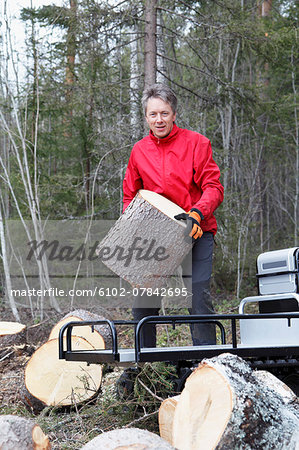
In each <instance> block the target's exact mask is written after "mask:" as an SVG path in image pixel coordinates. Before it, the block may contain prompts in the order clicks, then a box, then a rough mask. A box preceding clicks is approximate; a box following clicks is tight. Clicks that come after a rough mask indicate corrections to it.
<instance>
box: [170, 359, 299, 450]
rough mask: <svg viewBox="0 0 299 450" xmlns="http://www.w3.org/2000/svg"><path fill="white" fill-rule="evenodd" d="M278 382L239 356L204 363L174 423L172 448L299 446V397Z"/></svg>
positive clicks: (194, 375)
mask: <svg viewBox="0 0 299 450" xmlns="http://www.w3.org/2000/svg"><path fill="white" fill-rule="evenodd" d="M274 380H276V378H275V377H274V376H273V375H272V374H269V373H268V372H263V373H262V374H259V373H258V372H254V371H253V370H252V369H251V368H250V366H249V364H247V363H246V362H245V361H244V360H242V359H241V358H239V357H238V356H235V355H231V354H222V355H220V356H218V357H215V358H211V359H207V360H203V361H202V363H201V364H199V366H198V368H196V369H195V370H194V372H193V373H192V374H191V375H190V377H189V378H188V379H187V381H186V384H185V387H184V389H183V391H182V393H181V395H180V397H179V399H178V402H177V405H176V407H175V409H174V416H173V420H172V417H170V419H169V424H170V425H169V426H170V427H171V433H170V434H171V435H172V441H171V444H172V445H173V446H174V447H175V448H177V449H178V450H191V449H192V450H193V449H198V448H203V449H205V450H209V449H215V448H216V447H217V449H234V448H269V449H270V448H273V449H274V448H275V449H276V450H277V449H285V448H288V449H295V448H297V447H296V445H297V444H298V442H299V404H298V399H297V398H296V396H295V395H294V393H292V391H290V390H289V388H288V387H287V386H284V384H283V383H282V382H281V381H279V380H277V381H274ZM163 427H164V426H163Z"/></svg>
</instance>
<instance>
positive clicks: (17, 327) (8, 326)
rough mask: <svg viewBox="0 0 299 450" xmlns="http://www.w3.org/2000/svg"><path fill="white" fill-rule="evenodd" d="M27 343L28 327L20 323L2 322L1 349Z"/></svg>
mask: <svg viewBox="0 0 299 450" xmlns="http://www.w3.org/2000/svg"><path fill="white" fill-rule="evenodd" d="M24 342H26V325H23V324H22V323H19V322H0V347H5V346H8V345H17V344H22V343H24Z"/></svg>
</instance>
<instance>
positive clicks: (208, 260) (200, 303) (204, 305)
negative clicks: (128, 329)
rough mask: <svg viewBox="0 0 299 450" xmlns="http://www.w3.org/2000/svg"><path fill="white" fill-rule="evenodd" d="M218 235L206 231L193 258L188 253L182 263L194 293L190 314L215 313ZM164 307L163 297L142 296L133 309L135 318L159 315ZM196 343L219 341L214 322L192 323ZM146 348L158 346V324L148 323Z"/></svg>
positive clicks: (144, 335)
mask: <svg viewBox="0 0 299 450" xmlns="http://www.w3.org/2000/svg"><path fill="white" fill-rule="evenodd" d="M213 246H214V238H213V234H212V233H204V234H203V236H202V237H201V239H199V240H198V241H196V242H195V244H194V245H193V248H192V258H191V257H190V255H189V256H187V257H186V258H185V260H184V261H183V263H182V269H183V279H184V284H185V286H186V288H187V290H188V292H190V293H191V292H192V307H191V308H189V312H190V314H214V308H213V304H212V301H211V296H210V280H211V274H212V259H213ZM160 307H161V297H159V296H154V295H153V296H150V297H147V296H140V297H136V298H135V302H134V306H133V309H132V313H133V317H134V319H135V320H141V319H143V317H147V316H156V315H158V314H159V309H160ZM190 329H191V336H192V342H193V345H209V344H215V343H216V331H215V325H213V324H208V323H207V324H203V323H202V324H200V323H196V324H192V325H191V326H190ZM141 345H142V347H155V346H156V326H155V325H150V324H148V325H145V326H144V328H143V331H142V333H141Z"/></svg>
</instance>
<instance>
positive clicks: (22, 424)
mask: <svg viewBox="0 0 299 450" xmlns="http://www.w3.org/2000/svg"><path fill="white" fill-rule="evenodd" d="M0 430H1V433H0V448H1V450H12V449H13V450H32V449H35V450H50V449H51V444H50V441H49V439H48V436H46V435H45V434H44V432H43V431H42V429H41V428H40V427H39V425H37V424H36V423H35V422H34V421H33V420H29V419H24V418H23V417H18V416H14V415H6V416H0Z"/></svg>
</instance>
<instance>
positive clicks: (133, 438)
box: [81, 428, 174, 450]
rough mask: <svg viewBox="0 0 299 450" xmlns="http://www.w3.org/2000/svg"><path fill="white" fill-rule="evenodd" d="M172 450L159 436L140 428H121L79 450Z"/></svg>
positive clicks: (101, 436) (96, 438) (95, 439)
mask: <svg viewBox="0 0 299 450" xmlns="http://www.w3.org/2000/svg"><path fill="white" fill-rule="evenodd" d="M100 448H102V449H105V450H126V449H135V450H147V449H151V450H154V449H155V450H174V449H173V447H172V446H171V445H169V444H168V442H166V441H164V439H162V438H161V437H160V436H157V435H156V434H154V433H151V432H150V431H147V430H141V429H140V428H121V429H117V430H113V431H108V432H106V433H103V434H100V435H99V436H97V437H95V438H94V439H92V440H91V441H90V442H88V443H87V444H86V445H84V447H82V449H81V450H98V449H100Z"/></svg>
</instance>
